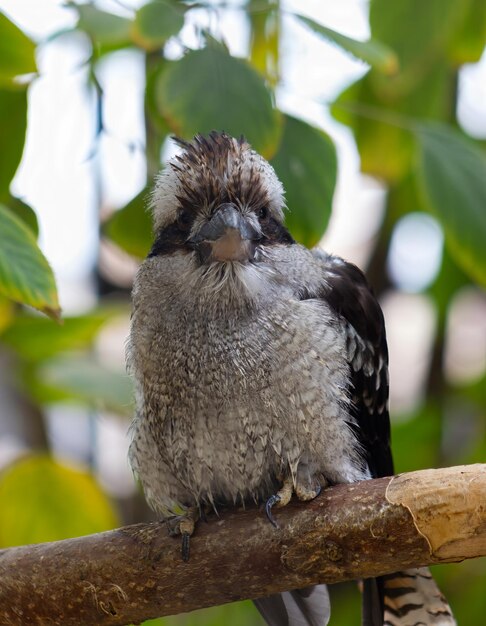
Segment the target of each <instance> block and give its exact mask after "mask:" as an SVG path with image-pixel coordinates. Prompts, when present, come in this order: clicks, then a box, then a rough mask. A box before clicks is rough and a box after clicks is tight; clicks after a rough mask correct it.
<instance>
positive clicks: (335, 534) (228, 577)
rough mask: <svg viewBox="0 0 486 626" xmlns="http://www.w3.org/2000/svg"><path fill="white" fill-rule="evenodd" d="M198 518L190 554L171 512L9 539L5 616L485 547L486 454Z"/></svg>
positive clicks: (156, 598) (432, 558)
mask: <svg viewBox="0 0 486 626" xmlns="http://www.w3.org/2000/svg"><path fill="white" fill-rule="evenodd" d="M275 518H276V520H277V522H278V524H279V526H280V528H278V529H275V528H274V527H273V526H272V525H271V524H270V523H269V522H268V521H267V519H266V517H265V513H264V512H263V511H262V510H261V508H260V509H256V508H253V509H247V510H244V511H243V510H239V511H225V512H224V513H222V514H221V517H220V518H218V517H216V516H212V517H211V518H210V519H209V521H208V523H204V522H200V523H199V525H198V527H197V530H196V534H195V535H194V537H193V538H192V539H191V558H190V561H189V562H188V563H185V562H183V561H182V560H181V556H180V539H178V538H170V537H168V536H167V531H166V527H165V525H164V524H160V523H154V524H137V525H134V526H127V527H125V528H119V529H117V530H113V531H109V532H105V533H100V534H97V535H90V536H87V537H80V538H78V539H67V540H65V541H57V542H54V543H45V544H38V545H31V546H22V547H18V548H10V549H7V550H3V551H0V624H10V625H14V624H15V625H17V624H18V625H22V626H26V625H27V624H43V625H44V626H46V625H53V624H62V625H63V626H69V625H73V626H82V625H83V624H84V625H92V624H128V623H132V622H135V623H138V622H141V621H142V620H144V619H149V618H153V617H158V616H163V615H172V614H176V613H182V612H186V611H191V610H193V609H197V608H201V607H207V606H212V605H218V604H223V603H225V602H232V601H234V600H240V599H243V598H255V597H258V596H262V595H266V594H270V593H274V592H277V591H282V590H285V589H295V588H299V587H304V586H306V585H309V584H312V583H316V582H327V583H334V582H338V581H343V580H350V579H356V578H365V577H371V576H376V575H379V574H385V573H389V572H394V571H398V570H401V569H405V568H409V567H417V566H422V565H428V564H433V563H442V562H450V561H462V560H463V559H467V558H472V557H476V556H483V555H486V465H470V466H461V467H452V468H447V469H439V470H425V471H420V472H412V473H409V474H402V475H400V476H396V477H394V478H380V479H377V480H370V481H364V482H361V483H357V484H353V485H338V486H336V487H332V488H330V489H326V490H325V491H324V492H323V493H322V494H321V496H319V497H318V498H316V499H315V500H314V501H312V502H308V503H294V502H292V503H291V504H290V505H289V506H287V507H286V508H284V509H275Z"/></svg>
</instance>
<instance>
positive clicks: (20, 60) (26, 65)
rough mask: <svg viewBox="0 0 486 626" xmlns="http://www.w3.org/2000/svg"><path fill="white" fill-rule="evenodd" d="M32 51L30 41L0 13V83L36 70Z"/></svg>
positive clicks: (32, 47) (7, 82) (33, 49)
mask: <svg viewBox="0 0 486 626" xmlns="http://www.w3.org/2000/svg"><path fill="white" fill-rule="evenodd" d="M34 52H35V46H34V44H33V43H32V41H31V40H30V39H29V38H28V37H27V36H26V35H24V33H23V32H22V31H21V30H20V29H19V28H17V26H15V24H12V22H11V21H10V20H9V19H8V18H7V17H5V15H3V13H0V85H1V84H10V83H11V82H12V79H13V78H14V77H15V76H19V75H21V74H30V73H31V72H36V71H37V67H36V65H35V55H34ZM0 99H1V97H0ZM0 119H3V118H1V117H0Z"/></svg>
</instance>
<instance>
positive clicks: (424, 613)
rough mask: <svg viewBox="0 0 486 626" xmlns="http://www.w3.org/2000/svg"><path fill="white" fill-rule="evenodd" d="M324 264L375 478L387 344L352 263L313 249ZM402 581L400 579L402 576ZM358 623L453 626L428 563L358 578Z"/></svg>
mask: <svg viewBox="0 0 486 626" xmlns="http://www.w3.org/2000/svg"><path fill="white" fill-rule="evenodd" d="M314 254H315V256H316V257H317V258H318V259H319V260H320V261H321V262H323V264H324V276H323V285H322V290H321V291H320V293H318V294H309V295H308V296H307V297H316V296H317V297H322V298H323V299H324V300H325V301H326V302H327V304H328V305H329V306H330V307H331V309H332V310H333V311H334V312H335V313H336V315H337V317H338V319H339V321H340V322H341V323H343V324H344V329H345V332H346V347H347V351H348V360H349V367H350V385H351V389H349V394H350V396H351V399H352V405H351V418H352V420H351V421H350V426H351V428H353V429H354V431H355V433H356V437H357V439H358V441H359V442H360V445H361V448H362V455H363V461H364V463H365V464H366V466H367V468H368V470H369V473H370V475H371V476H372V477H374V478H379V477H382V476H391V475H392V474H393V473H394V472H393V459H392V454H391V449H390V419H389V414H388V348H387V342H386V332H385V322H384V319H383V313H382V310H381V308H380V305H379V303H378V301H377V300H376V298H375V296H374V294H373V292H372V290H371V288H370V286H369V285H368V282H367V280H366V278H365V276H364V274H363V273H362V272H361V270H360V269H358V268H357V267H356V266H355V265H353V264H351V263H347V262H345V261H343V260H342V259H340V258H337V257H333V256H330V255H327V254H325V253H323V252H320V251H314ZM404 580H405V581H406V584H402V583H403V581H404ZM362 620H363V621H362V624H363V626H383V624H384V625H385V626H416V625H417V624H422V625H423V626H432V625H436V626H439V625H440V626H454V625H455V624H456V622H455V620H454V617H453V616H452V612H451V610H450V607H449V605H448V604H447V601H446V600H445V598H444V596H443V595H442V594H441V593H440V591H439V589H438V587H437V585H436V584H435V581H434V580H433V578H432V576H431V575H430V573H429V571H428V570H427V568H421V569H416V570H407V571H406V572H398V573H397V574H393V575H389V576H384V577H380V578H375V579H368V580H365V581H363V617H362Z"/></svg>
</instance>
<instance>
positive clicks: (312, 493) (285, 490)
mask: <svg viewBox="0 0 486 626" xmlns="http://www.w3.org/2000/svg"><path fill="white" fill-rule="evenodd" d="M306 469H307V468H306V466H303V467H302V469H301V468H300V467H299V469H298V471H297V475H296V477H295V483H294V480H293V479H292V477H291V476H286V477H285V478H284V480H283V484H282V487H281V489H279V491H277V493H275V494H273V496H270V498H268V500H267V502H266V504H265V512H266V514H267V517H268V521H269V522H270V523H271V524H272V525H273V526H275V528H278V524H277V522H276V521H275V518H274V517H273V515H272V508H273V507H274V506H277V507H282V506H286V505H287V504H288V503H289V502H290V499H291V498H292V494H293V493H295V495H296V496H297V498H298V499H299V500H303V501H306V502H307V501H309V500H313V499H314V498H317V496H318V495H319V494H320V493H321V491H322V488H323V487H326V485H327V482H326V480H325V479H324V477H323V476H321V477H320V480H318V479H317V477H315V476H314V477H313V478H311V476H310V475H309V474H308V472H307V471H306Z"/></svg>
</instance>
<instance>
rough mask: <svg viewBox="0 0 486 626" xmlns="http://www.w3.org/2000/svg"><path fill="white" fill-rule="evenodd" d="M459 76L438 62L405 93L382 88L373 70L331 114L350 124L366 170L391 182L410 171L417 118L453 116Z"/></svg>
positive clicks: (349, 90)
mask: <svg viewBox="0 0 486 626" xmlns="http://www.w3.org/2000/svg"><path fill="white" fill-rule="evenodd" d="M375 78H376V74H375ZM455 81H456V78H455V71H454V70H453V69H452V68H450V67H449V66H448V65H446V64H445V63H438V64H437V65H435V66H434V67H433V68H432V69H431V70H430V72H429V73H428V74H427V75H426V77H425V78H424V80H423V82H421V83H419V84H418V85H416V89H414V90H413V91H411V92H410V93H407V94H405V95H404V94H402V93H396V94H393V95H392V94H390V93H383V91H382V88H381V84H380V83H377V81H376V80H374V77H373V75H372V72H368V74H367V75H366V76H364V77H363V78H362V79H360V80H359V81H357V82H356V83H354V84H353V85H351V86H350V87H348V88H347V89H346V90H345V91H343V92H342V93H341V94H340V95H339V97H338V98H337V100H336V102H335V103H334V104H333V106H332V114H333V115H334V117H335V118H336V119H337V120H339V121H341V122H343V123H345V124H348V125H349V126H351V127H352V129H353V132H354V135H355V139H356V143H357V145H358V149H359V153H360V159H361V169H362V171H363V172H366V173H367V174H371V175H373V176H377V177H379V178H383V179H385V180H386V181H388V182H390V183H393V184H394V183H396V182H397V181H399V180H400V179H401V178H402V177H403V176H404V175H407V173H408V172H409V171H410V169H411V167H412V165H413V159H414V155H415V142H414V139H413V136H412V134H411V133H410V127H411V126H413V123H414V119H434V118H435V119H443V120H449V119H450V118H451V117H452V115H453V112H452V111H453V109H452V106H451V103H452V102H454V97H455V95H454V94H455Z"/></svg>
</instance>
